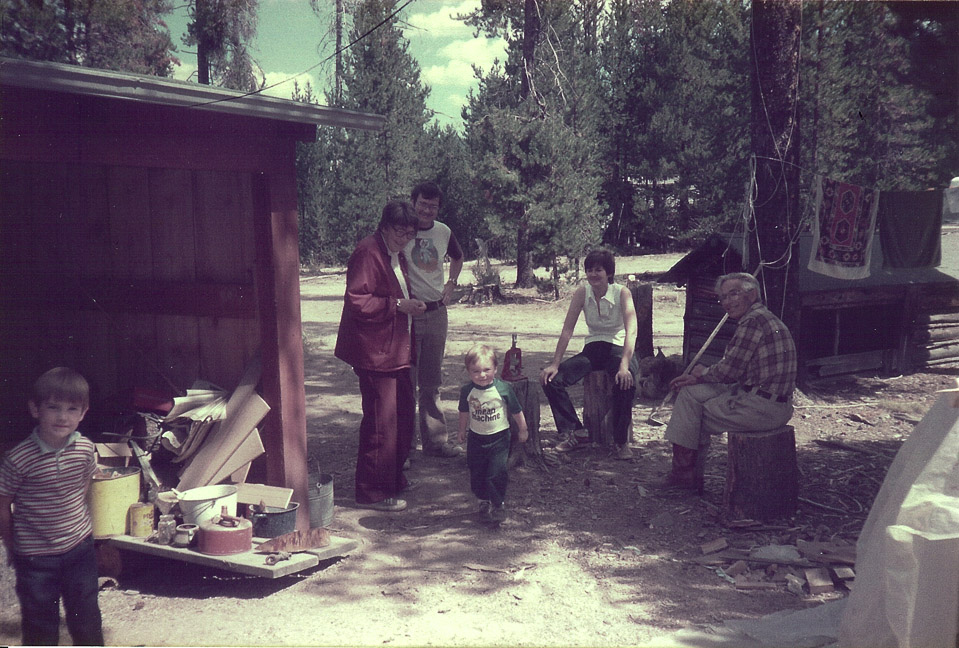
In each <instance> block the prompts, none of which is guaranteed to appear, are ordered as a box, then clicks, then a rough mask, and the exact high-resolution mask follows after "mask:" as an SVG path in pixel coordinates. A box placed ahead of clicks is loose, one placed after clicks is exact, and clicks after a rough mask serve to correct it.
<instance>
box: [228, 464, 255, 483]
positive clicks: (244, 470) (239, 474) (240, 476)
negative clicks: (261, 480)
mask: <svg viewBox="0 0 959 648" xmlns="http://www.w3.org/2000/svg"><path fill="white" fill-rule="evenodd" d="M251 465H252V464H243V465H242V466H240V467H239V468H237V469H236V470H234V471H233V472H232V473H230V481H231V482H233V483H234V484H243V483H246V478H247V477H249V476H250V466H251Z"/></svg>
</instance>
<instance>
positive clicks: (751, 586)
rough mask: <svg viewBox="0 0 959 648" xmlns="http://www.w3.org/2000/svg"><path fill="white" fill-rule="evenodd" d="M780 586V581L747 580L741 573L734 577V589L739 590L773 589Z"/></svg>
mask: <svg viewBox="0 0 959 648" xmlns="http://www.w3.org/2000/svg"><path fill="white" fill-rule="evenodd" d="M780 588H782V584H781V583H772V582H770V581H757V580H749V579H747V578H744V577H743V576H742V575H740V576H737V577H736V589H739V590H774V589H780Z"/></svg>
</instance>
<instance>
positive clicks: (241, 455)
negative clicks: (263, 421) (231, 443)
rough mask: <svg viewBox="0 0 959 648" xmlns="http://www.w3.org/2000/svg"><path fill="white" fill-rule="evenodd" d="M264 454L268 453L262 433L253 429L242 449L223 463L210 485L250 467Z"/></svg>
mask: <svg viewBox="0 0 959 648" xmlns="http://www.w3.org/2000/svg"><path fill="white" fill-rule="evenodd" d="M264 452H266V448H264V447H263V441H262V439H261V438H260V433H259V431H257V429H256V428H253V431H252V432H250V435H249V436H248V437H246V438H245V439H244V440H243V442H242V443H241V444H240V447H239V448H237V449H236V450H235V451H234V452H233V453H232V454H231V455H230V456H229V457H228V458H227V459H226V461H224V462H223V467H222V468H220V469H219V470H217V471H216V473H214V474H213V476H212V477H210V482H209V483H211V484H219V483H220V482H221V481H223V480H224V479H226V478H227V477H229V476H230V475H231V474H232V473H233V472H235V471H236V470H239V469H240V468H242V467H243V466H248V465H249V464H250V462H251V461H253V460H254V459H256V458H257V457H259V456H260V455H261V454H263V453H264Z"/></svg>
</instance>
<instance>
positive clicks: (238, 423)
mask: <svg viewBox="0 0 959 648" xmlns="http://www.w3.org/2000/svg"><path fill="white" fill-rule="evenodd" d="M228 411H232V412H233V413H232V414H228V415H227V418H226V419H224V420H223V421H220V426H219V427H218V429H217V430H215V431H214V433H213V434H210V435H209V438H208V439H207V441H206V442H205V443H204V444H203V445H202V446H201V447H200V449H199V450H198V451H197V453H196V454H195V455H194V456H193V458H192V460H191V461H190V463H189V464H188V465H187V466H186V468H184V470H183V472H181V473H180V485H179V486H178V487H177V488H178V489H179V490H186V489H188V488H195V487H197V486H206V485H208V484H213V483H215V482H214V481H213V477H214V476H215V475H216V474H217V473H219V472H220V471H221V469H222V468H223V466H224V465H225V464H226V462H227V461H229V459H230V457H231V456H233V454H234V453H235V452H236V451H237V450H239V448H240V446H241V445H243V443H244V441H246V439H247V437H248V436H250V435H251V434H252V433H253V432H254V430H255V429H256V426H257V425H259V424H260V421H262V420H263V417H264V416H266V413H267V412H269V411H270V406H269V405H268V404H267V403H266V401H265V400H263V399H262V398H260V397H259V395H257V394H254V393H252V392H251V393H249V394H248V396H247V398H246V400H245V401H244V402H243V404H242V406H240V407H234V408H228ZM241 465H242V463H241V464H237V465H236V466H234V470H235V469H236V468H239V467H240V466H241ZM230 472H232V471H227V472H225V473H224V474H223V476H222V477H221V479H222V478H223V477H226V476H227V475H229V474H230Z"/></svg>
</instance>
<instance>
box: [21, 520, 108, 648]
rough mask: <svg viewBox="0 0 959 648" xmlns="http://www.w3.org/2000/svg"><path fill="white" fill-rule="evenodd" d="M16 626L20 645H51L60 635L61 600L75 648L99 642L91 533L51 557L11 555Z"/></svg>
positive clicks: (97, 644) (98, 620)
mask: <svg viewBox="0 0 959 648" xmlns="http://www.w3.org/2000/svg"><path fill="white" fill-rule="evenodd" d="M14 569H15V570H16V573H17V586H16V587H17V597H18V598H19V599H20V618H21V622H20V627H21V630H22V632H23V644H24V645H25V646H55V645H57V643H58V640H59V638H60V598H61V597H62V598H63V608H64V610H65V611H66V614H67V628H68V629H69V630H70V636H71V637H72V638H73V643H74V644H75V645H77V646H102V645H103V627H102V622H101V618H100V605H99V604H98V603H97V592H98V589H99V588H98V585H97V559H96V552H95V550H94V547H93V536H89V537H88V538H86V539H85V540H84V541H83V542H81V543H80V544H79V545H77V546H76V547H74V548H73V549H71V550H70V551H68V552H66V553H62V554H57V555H54V556H16V557H15V558H14Z"/></svg>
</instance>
